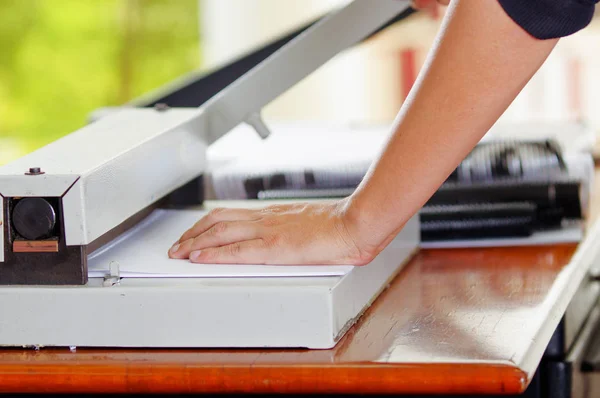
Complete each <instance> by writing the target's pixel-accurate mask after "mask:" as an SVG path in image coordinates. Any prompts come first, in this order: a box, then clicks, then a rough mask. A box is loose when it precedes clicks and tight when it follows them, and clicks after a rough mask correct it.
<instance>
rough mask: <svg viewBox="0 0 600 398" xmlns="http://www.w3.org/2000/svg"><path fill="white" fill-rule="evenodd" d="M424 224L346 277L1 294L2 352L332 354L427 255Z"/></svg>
mask: <svg viewBox="0 0 600 398" xmlns="http://www.w3.org/2000/svg"><path fill="white" fill-rule="evenodd" d="M418 240H419V225H418V219H417V218H414V219H413V220H411V221H410V222H409V223H408V224H407V225H406V227H405V228H404V230H403V231H402V232H400V234H399V235H398V237H397V238H396V239H395V240H394V241H393V242H392V243H391V244H390V245H389V246H388V247H387V248H386V249H385V250H384V251H383V252H382V253H381V254H380V255H379V256H378V257H377V258H376V259H375V260H374V261H373V262H372V263H371V264H369V265H367V266H364V267H356V268H353V269H352V270H351V271H350V272H349V273H347V274H345V275H344V276H320V277H283V278H278V277H267V278H265V277H260V278H123V279H121V282H120V284H117V285H114V286H106V284H104V283H103V282H104V280H103V278H92V279H91V280H90V282H89V283H88V285H87V286H82V287H3V288H1V289H0V302H1V303H2V305H1V307H0V345H2V346H80V347H86V346H88V347H282V348H283V347H306V348H315V349H319V348H331V347H333V346H334V345H335V344H336V342H337V341H338V340H339V339H340V338H341V337H342V336H343V334H344V333H345V332H346V330H348V328H349V327H350V326H351V325H352V324H353V323H354V322H355V321H356V319H357V317H358V316H359V315H360V314H362V312H363V311H364V310H365V309H366V308H367V307H368V306H369V305H370V303H371V302H372V301H373V300H374V299H375V298H376V297H377V295H378V294H379V293H380V292H381V291H382V290H383V289H384V288H385V287H386V285H387V284H388V282H389V281H390V280H391V278H392V277H393V276H394V275H396V274H397V272H398V271H399V270H400V269H401V268H402V266H403V265H404V264H405V263H406V262H407V260H408V259H409V258H410V257H411V255H412V254H413V253H414V252H415V250H417V245H418Z"/></svg>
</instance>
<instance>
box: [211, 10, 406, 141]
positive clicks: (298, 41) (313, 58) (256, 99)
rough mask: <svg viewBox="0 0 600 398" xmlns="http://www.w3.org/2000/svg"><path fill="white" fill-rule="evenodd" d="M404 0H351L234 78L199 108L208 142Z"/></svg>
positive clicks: (367, 32)
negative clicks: (204, 120) (204, 119)
mask: <svg viewBox="0 0 600 398" xmlns="http://www.w3.org/2000/svg"><path fill="white" fill-rule="evenodd" d="M410 4H411V2H410V1H407V0H377V1H376V2H374V1H373V0H354V1H353V2H351V3H350V4H348V5H347V6H346V7H344V8H342V9H340V10H339V11H337V12H335V13H332V14H331V15H329V16H328V17H326V18H324V19H323V20H322V21H320V22H318V23H317V24H315V25H314V26H312V27H311V28H309V29H308V30H306V31H305V32H304V33H302V34H301V35H299V36H298V37H297V38H295V39H294V40H292V41H291V42H289V43H288V44H286V45H285V46H283V47H282V48H280V49H279V50H277V51H276V52H275V53H273V54H272V55H271V56H270V57H268V58H267V59H265V60H264V61H263V62H261V63H260V64H258V65H257V66H256V67H254V68H253V69H251V70H250V71H249V72H247V73H246V74H245V75H243V76H242V77H240V78H239V79H238V80H236V81H235V82H233V83H232V84H231V85H229V86H228V87H227V88H225V89H224V90H222V91H221V92H220V93H219V94H217V95H216V96H215V97H213V98H212V99H211V100H210V101H208V102H207V103H206V104H205V105H203V106H202V107H201V108H200V112H201V113H205V114H206V116H207V123H208V124H207V126H206V127H207V130H208V131H207V133H208V136H207V139H208V142H207V143H208V144H211V143H212V142H214V141H216V140H217V139H219V138H220V137H221V136H222V135H224V134H226V133H227V132H228V131H229V130H231V129H232V128H234V127H236V126H237V125H238V124H240V123H242V122H245V121H247V120H248V119H249V118H250V117H251V115H252V114H255V113H258V112H260V110H261V109H262V108H263V107H264V106H265V105H267V104H268V103H270V102H271V101H272V100H274V99H275V98H277V97H278V96H279V95H281V94H282V93H284V92H285V91H287V90H288V89H289V88H291V87H292V86H293V85H295V84H296V83H298V82H299V81H300V80H302V79H304V78H305V77H306V76H308V75H309V74H311V73H312V72H313V71H315V70H316V69H317V68H319V67H320V66H322V65H323V64H324V63H326V62H327V61H329V60H330V59H331V58H333V57H334V56H335V55H336V54H338V53H339V52H341V51H343V50H345V49H347V48H348V47H350V46H352V45H354V44H356V43H357V42H360V41H361V40H363V39H365V38H366V37H368V36H369V35H370V34H372V33H373V32H375V31H376V30H377V29H379V28H380V27H381V26H383V25H384V24H385V23H386V22H389V21H390V20H391V19H393V18H394V17H396V16H397V15H398V14H400V13H401V12H403V11H405V10H406V9H408V8H409V7H410Z"/></svg>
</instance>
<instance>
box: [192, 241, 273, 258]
mask: <svg viewBox="0 0 600 398" xmlns="http://www.w3.org/2000/svg"><path fill="white" fill-rule="evenodd" d="M266 252H267V246H266V245H265V244H264V242H263V240H262V239H253V240H247V241H244V242H235V243H232V244H230V245H225V246H220V247H211V248H208V249H205V250H199V251H193V252H192V253H191V254H190V261H191V262H193V263H198V264H265V260H266V259H267V258H268V256H267V253H266Z"/></svg>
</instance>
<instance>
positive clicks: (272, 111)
mask: <svg viewBox="0 0 600 398" xmlns="http://www.w3.org/2000/svg"><path fill="white" fill-rule="evenodd" d="M199 1H200V3H201V18H202V21H201V22H202V23H201V26H202V38H203V42H202V51H203V60H204V61H205V65H206V66H207V67H212V66H214V65H218V64H221V63H223V62H225V61H226V60H229V59H232V58H234V57H235V56H238V55H240V54H243V53H244V52H246V51H247V50H249V49H251V48H253V47H256V46H258V45H260V44H262V43H265V42H267V41H269V39H272V38H274V37H277V36H279V35H281V34H283V33H284V32H286V31H289V30H291V29H293V28H295V27H297V26H300V25H302V24H303V23H305V22H307V21H310V20H312V19H313V18H316V17H317V16H319V15H321V14H322V13H324V12H327V11H328V10H331V9H333V8H335V7H336V6H339V5H342V4H344V3H345V2H346V1H343V0H199ZM599 25H600V21H598V20H596V21H595V22H594V23H593V24H592V26H590V27H589V28H588V29H586V30H584V31H582V32H580V33H578V34H576V35H574V36H571V37H569V38H566V39H563V40H562V41H561V43H560V44H559V45H558V47H557V49H556V50H555V52H554V53H553V54H552V55H551V56H550V58H549V59H548V61H547V62H546V64H545V65H544V66H543V67H542V69H541V70H540V72H539V73H538V74H537V75H536V76H535V77H534V79H533V80H532V81H531V82H530V84H529V85H528V86H527V87H526V88H525V90H524V91H523V92H522V93H521V95H520V96H519V97H518V98H517V99H516V100H515V102H514V103H513V105H511V107H510V108H509V109H508V111H507V112H506V114H505V115H504V116H503V118H502V120H503V121H530V120H537V119H544V120H570V119H574V118H583V119H584V120H586V121H590V122H591V123H592V125H593V126H595V127H596V128H597V129H598V130H599V131H600V111H599V110H600V109H599V108H600V55H599V54H600V51H598V50H599V49H600V29H599V27H598V26H599ZM438 26H439V21H434V20H431V19H430V18H426V17H421V16H419V17H417V18H413V20H412V21H411V22H408V23H402V24H399V25H397V26H395V27H393V28H391V29H388V30H387V31H385V32H384V33H383V34H380V35H379V36H378V37H376V38H375V39H373V40H371V41H370V42H369V43H367V44H363V45H360V46H358V47H356V48H354V49H352V50H350V51H347V52H345V53H343V54H341V55H340V56H338V57H337V58H336V59H334V60H333V61H331V62H330V63H328V64H327V65H325V66H324V67H323V68H321V69H320V70H319V71H317V72H316V73H314V74H313V75H311V76H310V77H308V78H307V79H305V81H303V82H301V83H300V84H298V85H297V86H295V87H294V88H292V89H291V90H290V91H289V92H288V93H286V94H284V95H283V96H281V97H280V98H279V99H277V100H276V101H275V102H273V103H272V104H271V105H269V106H268V107H267V109H266V118H267V119H271V120H274V119H276V120H328V121H332V120H333V121H341V122H344V123H352V122H359V123H363V122H389V121H391V120H392V119H393V118H394V116H395V115H396V113H397V111H398V110H399V108H400V106H401V104H402V100H403V96H402V91H403V89H402V87H401V86H402V81H401V71H402V68H403V65H402V64H401V61H400V53H401V51H402V50H405V49H409V48H412V49H415V51H416V53H417V57H418V60H419V66H420V63H421V62H422V60H423V59H424V57H425V55H426V53H427V51H428V49H429V46H430V45H431V42H432V41H433V38H434V37H435V34H436V32H437V28H438ZM307 56H309V55H307ZM575 68H577V69H578V70H579V72H578V73H575V72H574V71H575ZM578 104H579V105H578Z"/></svg>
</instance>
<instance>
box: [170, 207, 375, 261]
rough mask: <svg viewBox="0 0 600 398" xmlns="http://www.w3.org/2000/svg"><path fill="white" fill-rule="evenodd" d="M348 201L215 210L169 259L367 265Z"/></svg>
mask: <svg viewBox="0 0 600 398" xmlns="http://www.w3.org/2000/svg"><path fill="white" fill-rule="evenodd" d="M346 209H347V201H346V200H340V201H332V202H325V203H310V204H307V203H302V204H287V205H274V206H268V207H265V208H263V209H256V210H250V209H235V208H232V209H215V210H213V211H211V212H209V213H208V214H207V215H206V216H204V217H203V218H202V219H200V220H199V221H198V222H197V223H196V224H195V225H194V226H193V227H191V228H190V229H189V230H188V231H186V232H185V233H184V234H183V235H182V236H181V238H180V239H179V240H178V241H177V242H176V243H175V244H174V245H173V247H172V248H171V250H170V251H169V257H171V258H175V259H188V258H189V259H190V261H192V262H194V263H208V264H217V263H220V264H223V263H231V264H233V263H236V264H240V263H244V264H282V265H283V264H287V265H294V264H295V265H309V264H319V265H325V264H346V265H365V264H367V263H369V262H370V261H371V260H372V258H373V257H374V254H375V253H374V252H373V251H372V250H366V249H364V248H363V247H361V244H360V242H358V239H357V236H358V233H357V228H355V227H354V226H353V225H352V223H351V222H349V218H348V216H347V211H346Z"/></svg>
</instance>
